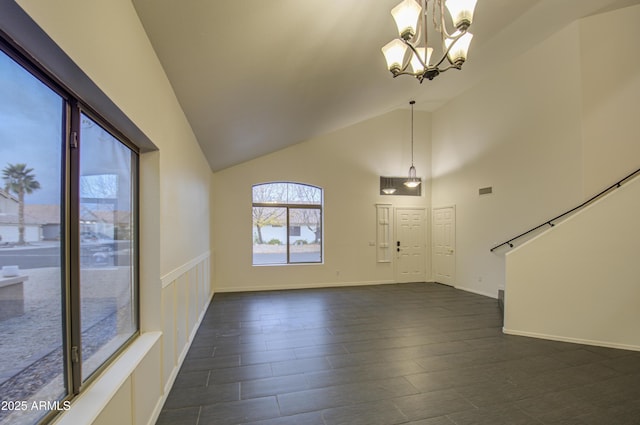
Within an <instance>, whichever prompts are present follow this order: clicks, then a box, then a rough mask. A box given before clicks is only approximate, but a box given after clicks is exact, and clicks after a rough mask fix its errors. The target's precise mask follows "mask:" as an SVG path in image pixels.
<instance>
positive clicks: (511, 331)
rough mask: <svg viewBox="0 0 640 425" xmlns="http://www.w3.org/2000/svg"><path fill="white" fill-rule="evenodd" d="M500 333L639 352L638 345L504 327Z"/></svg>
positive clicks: (639, 347)
mask: <svg viewBox="0 0 640 425" xmlns="http://www.w3.org/2000/svg"><path fill="white" fill-rule="evenodd" d="M502 332H503V333H505V334H507V335H516V336H526V337H529V338H538V339H547V340H550V341H559V342H569V343H572V344H582V345H592V346H595V347H606V348H615V349H618V350H629V351H640V346H638V345H629V344H619V343H615V342H609V341H595V340H589V339H582V338H572V337H567V336H559V335H547V334H541V333H536V332H525V331H518V330H515V329H508V328H505V327H503V328H502Z"/></svg>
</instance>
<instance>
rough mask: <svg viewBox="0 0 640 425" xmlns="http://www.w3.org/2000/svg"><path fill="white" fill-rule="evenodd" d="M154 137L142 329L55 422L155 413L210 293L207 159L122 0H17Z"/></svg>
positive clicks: (137, 420)
mask: <svg viewBox="0 0 640 425" xmlns="http://www.w3.org/2000/svg"><path fill="white" fill-rule="evenodd" d="M17 3H18V4H19V5H20V6H21V7H22V8H23V9H24V10H25V11H26V12H27V13H28V14H29V15H30V16H31V18H32V19H33V20H34V21H35V22H36V23H37V24H38V25H39V26H40V27H41V28H42V29H43V30H44V31H45V32H46V33H47V34H48V35H49V36H50V37H51V38H52V39H53V40H54V41H55V42H56V44H57V45H58V46H60V47H61V48H62V50H64V52H65V53H66V54H67V55H68V56H69V57H71V59H72V60H73V61H74V62H75V63H76V64H77V65H78V66H79V67H80V68H81V69H82V71H83V72H84V73H85V74H87V75H88V76H89V77H90V78H91V80H92V81H93V82H94V83H95V84H96V85H97V86H98V87H100V89H101V90H102V91H103V92H105V94H106V95H107V96H108V97H109V98H110V99H111V100H112V101H113V102H114V103H115V104H116V105H117V106H118V107H119V108H120V109H121V110H122V111H123V112H124V114H126V115H127V116H128V117H129V119H130V120H131V121H133V122H134V123H135V124H136V125H137V126H138V127H139V129H140V130H142V132H144V134H145V135H146V136H147V137H148V138H149V139H150V140H151V141H152V142H153V143H154V144H155V146H157V147H158V151H155V152H148V153H144V154H142V155H141V161H140V163H141V165H140V175H141V176H140V184H141V194H140V196H141V206H140V209H141V219H140V227H141V229H140V232H141V241H140V244H141V250H140V256H141V258H140V261H141V269H140V275H141V282H140V300H141V301H140V316H141V331H142V336H141V337H140V338H139V339H138V341H136V343H134V344H133V345H132V346H131V347H130V348H129V349H127V350H126V351H125V352H124V354H123V355H122V356H121V357H120V358H119V359H118V360H117V361H116V362H115V363H114V364H113V365H112V366H111V367H109V368H108V369H107V370H106V371H105V373H104V374H103V375H102V376H101V377H100V378H99V379H98V380H96V381H95V382H94V383H93V384H92V385H91V386H90V387H89V388H88V389H87V390H86V391H85V392H84V393H83V394H82V395H81V396H79V397H78V398H77V399H75V400H74V402H73V407H72V409H71V410H70V411H69V412H66V413H64V414H63V415H61V416H60V417H59V418H58V423H61V424H66V423H73V424H74V425H76V424H81V423H96V424H98V423H100V424H102V423H116V422H117V423H119V424H136V425H140V424H148V423H153V422H154V421H155V418H156V417H157V415H158V414H159V411H160V408H161V406H162V401H163V400H164V398H165V397H166V395H167V392H168V390H169V388H170V385H171V383H172V380H173V379H174V378H175V374H176V373H177V370H178V369H179V366H180V363H181V361H182V359H183V358H184V354H185V353H186V350H187V348H188V346H189V344H190V342H191V340H192V337H193V333H194V331H195V329H196V328H197V324H198V323H199V320H200V318H201V317H202V315H203V313H204V311H205V310H206V306H207V305H208V302H209V301H210V299H211V296H212V289H211V283H210V281H211V279H210V259H209V257H210V246H209V237H210V226H209V217H210V211H209V207H210V202H209V198H210V179H211V172H210V169H209V166H208V164H207V161H206V160H205V158H204V155H203V154H202V152H201V150H200V147H199V146H198V144H197V141H196V138H195V136H194V134H193V132H192V131H191V128H190V126H189V124H188V122H187V120H186V118H185V116H184V113H183V111H182V110H181V108H180V105H179V104H178V101H177V99H176V97H175V94H174V92H173V90H172V88H171V85H170V84H169V82H168V80H167V78H166V75H165V73H164V71H163V69H162V67H161V66H160V62H159V61H158V59H157V57H156V55H155V52H154V51H153V48H152V46H151V44H150V42H149V40H148V39H147V36H146V34H145V32H144V30H143V27H142V25H141V23H140V21H139V20H138V17H137V14H136V12H135V10H134V8H133V5H132V3H131V1H130V0H110V1H101V2H87V1H83V0H60V1H56V2H43V1H38V0H18V2H17Z"/></svg>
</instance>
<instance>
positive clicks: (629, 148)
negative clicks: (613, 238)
mask: <svg viewBox="0 0 640 425" xmlns="http://www.w3.org/2000/svg"><path fill="white" fill-rule="evenodd" d="M638 18H640V6H633V7H629V8H626V9H622V10H618V11H614V12H610V13H606V14H601V15H596V16H592V17H589V18H586V19H583V20H580V21H578V22H575V23H573V24H571V25H569V26H568V27H566V28H564V29H563V30H561V31H559V32H558V33H556V34H554V35H552V36H551V37H550V38H548V39H547V40H545V41H544V42H542V43H540V44H539V45H537V46H536V47H534V48H532V49H531V50H529V51H527V52H524V53H523V54H522V55H521V57H519V58H518V59H516V60H515V61H513V62H511V63H509V64H507V65H506V66H504V67H503V69H502V70H500V71H499V72H498V73H496V74H495V75H493V76H491V77H490V78H488V79H487V80H485V81H482V82H481V83H480V84H478V85H477V86H476V87H474V88H472V89H471V90H469V91H467V92H466V93H464V94H463V95H462V96H460V97H459V98H456V99H454V100H453V101H452V102H450V103H449V104H447V105H445V106H444V107H443V108H441V109H439V110H438V111H436V112H435V113H434V116H433V139H432V146H433V155H432V160H433V199H432V203H433V206H434V207H437V206H439V205H448V204H455V205H456V207H457V209H456V213H457V218H458V222H457V254H458V258H457V263H456V266H457V267H456V275H457V282H456V286H457V287H460V288H463V289H467V290H471V291H474V292H479V293H483V294H486V295H489V296H493V297H495V296H496V295H497V290H498V289H499V288H500V287H503V286H504V282H505V276H504V254H505V252H506V251H507V250H508V249H506V248H500V249H498V250H496V251H495V252H494V253H490V252H489V249H490V248H491V247H492V246H494V245H497V244H498V243H501V242H503V241H505V240H507V239H509V238H511V237H513V236H516V235H518V234H520V233H522V232H524V231H526V230H528V229H530V228H532V227H534V226H536V225H539V224H541V223H544V222H545V221H546V220H548V219H551V218H553V217H555V216H556V215H558V214H561V213H563V212H565V211H566V210H568V209H570V208H573V207H574V206H577V205H578V204H580V203H581V202H582V201H584V200H586V199H588V198H589V197H591V196H593V195H595V194H596V193H597V192H598V191H600V190H601V189H603V188H604V187H607V186H609V185H611V184H613V183H615V182H616V181H617V180H619V179H621V178H622V177H624V176H626V175H628V174H629V173H631V172H632V171H635V170H636V169H637V168H639V167H640V160H639V159H638V158H640V143H638V140H637V130H636V126H635V125H634V122H635V121H636V120H637V111H638V110H640V58H639V57H638V55H634V54H629V52H631V51H635V50H636V49H637V46H636V44H637V40H638V39H640V32H639V29H638V28H637V25H635V24H634V22H637V20H638ZM603 28H607V30H606V31H603V30H602V29H603ZM560 46H561V48H559V47H560ZM486 186H492V187H493V192H494V193H493V194H492V195H487V196H479V195H478V188H481V187H486ZM520 243H521V242H520ZM516 244H517V243H516Z"/></svg>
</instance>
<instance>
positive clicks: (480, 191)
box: [478, 186, 493, 195]
mask: <svg viewBox="0 0 640 425" xmlns="http://www.w3.org/2000/svg"><path fill="white" fill-rule="evenodd" d="M491 193H493V187H491V186H489V187H481V188H480V189H478V195H489V194H491Z"/></svg>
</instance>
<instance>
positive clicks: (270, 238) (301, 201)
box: [252, 182, 323, 265]
mask: <svg viewBox="0 0 640 425" xmlns="http://www.w3.org/2000/svg"><path fill="white" fill-rule="evenodd" d="M322 199H323V193H322V189H321V188H319V187H316V186H311V185H307V184H302V183H290V182H273V183H263V184H258V185H255V186H253V207H252V213H253V264H254V265H267V264H293V263H297V264H300V263H322V253H323V246H322Z"/></svg>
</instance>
